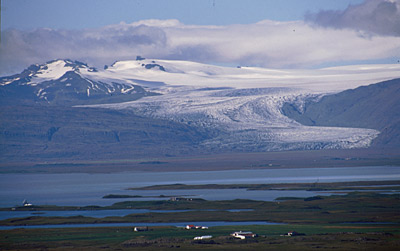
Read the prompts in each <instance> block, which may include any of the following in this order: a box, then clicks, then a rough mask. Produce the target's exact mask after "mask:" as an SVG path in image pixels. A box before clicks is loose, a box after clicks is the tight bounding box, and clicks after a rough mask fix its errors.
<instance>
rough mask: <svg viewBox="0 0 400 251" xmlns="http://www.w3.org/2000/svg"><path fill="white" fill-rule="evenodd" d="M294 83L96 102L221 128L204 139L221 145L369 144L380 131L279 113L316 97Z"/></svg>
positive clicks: (255, 148)
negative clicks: (306, 120) (311, 122)
mask: <svg viewBox="0 0 400 251" xmlns="http://www.w3.org/2000/svg"><path fill="white" fill-rule="evenodd" d="M316 96H317V94H309V91H305V90H301V89H292V88H256V89H213V88H196V87H187V86H186V87H176V88H173V91H171V90H169V91H164V95H161V96H153V97H146V98H143V99H140V100H137V101H132V102H126V103H118V104H102V105H94V106H95V107H103V108H109V109H130V110H133V111H134V112H135V113H136V114H138V115H142V116H148V117H153V118H162V119H168V120H173V121H176V122H180V123H184V124H188V125H191V126H199V127H206V128H210V129H216V130H218V131H219V132H220V133H219V134H218V135H217V136H216V137H214V138H212V139H209V140H206V141H204V142H203V143H202V145H203V146H204V147H207V148H209V149H219V150H232V149H235V150H239V151H275V150H299V149H328V148H329V149H337V148H341V149H343V148H360V147H368V146H369V145H370V143H371V141H372V139H374V138H375V137H377V135H378V133H379V132H378V131H376V130H372V129H361V128H338V127H311V126H304V125H301V124H299V123H298V122H296V121H294V120H292V119H289V118H288V117H286V116H284V115H283V114H282V113H281V107H282V105H283V104H284V103H285V102H297V103H301V102H302V101H304V100H305V99H307V98H311V97H316Z"/></svg>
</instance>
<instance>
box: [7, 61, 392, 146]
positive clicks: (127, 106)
mask: <svg viewBox="0 0 400 251" xmlns="http://www.w3.org/2000/svg"><path fill="white" fill-rule="evenodd" d="M399 73H400V65H364V66H346V67H335V68H325V69H313V70H311V69H310V70H276V69H264V68H255V67H239V66H238V67H236V68H231V67H221V66H213V65H206V64H200V63H194V62H187V61H172V60H155V59H143V58H141V57H138V58H137V59H136V60H132V61H118V62H115V63H114V64H112V65H111V66H105V67H104V69H95V68H92V67H89V66H88V65H86V64H84V63H80V62H76V61H71V60H55V61H51V62H48V63H46V64H44V65H32V66H30V67H29V68H28V69H27V70H25V71H23V72H22V73H21V74H16V75H13V76H9V77H2V78H0V95H1V96H2V101H1V103H2V104H3V105H10V104H12V105H15V104H18V102H20V103H22V104H31V103H32V102H33V103H41V104H46V105H47V104H48V105H52V104H56V105H58V106H73V107H76V108H83V107H84V108H89V107H90V108H100V109H107V110H114V111H115V110H118V111H129V112H133V113H134V114H135V115H137V116H141V117H144V118H149V119H157V120H159V119H161V120H166V121H171V122H174V123H178V124H182V125H184V126H189V127H193V128H205V129H206V130H208V131H214V132H217V133H214V134H212V136H210V137H205V138H204V140H202V141H201V142H197V143H196V144H198V147H200V148H203V149H208V151H218V150H222V151H231V150H234V151H271V150H273V151H277V150H294V149H326V148H328V149H330V148H359V147H368V146H369V145H370V144H371V142H372V140H373V139H374V138H376V137H377V136H378V135H379V133H380V132H379V131H377V130H375V129H371V128H347V127H332V126H306V125H302V124H300V123H299V122H296V121H295V120H293V119H290V118H288V117H287V116H285V115H284V114H283V112H282V107H283V106H284V104H287V103H290V104H294V105H295V106H296V107H297V109H298V110H300V111H301V109H302V107H304V104H306V103H307V102H309V101H310V100H319V99H321V97H323V96H324V95H328V94H332V93H338V92H340V91H343V90H347V89H351V88H357V87H359V86H365V85H369V84H373V83H377V82H379V81H383V80H388V79H394V78H397V77H399V76H400V74H399ZM29 101H30V102H31V103H30V102H29Z"/></svg>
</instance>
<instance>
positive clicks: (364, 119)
mask: <svg viewBox="0 0 400 251" xmlns="http://www.w3.org/2000/svg"><path fill="white" fill-rule="evenodd" d="M282 111H283V113H284V114H285V115H286V116H288V117H290V118H293V119H295V120H296V121H298V122H300V123H302V124H304V125H315V126H342V127H359V128H371V129H376V130H379V131H380V132H381V134H380V135H379V136H378V138H376V139H375V140H374V142H373V146H375V147H394V148H399V147H400V79H393V80H390V81H385V82H381V83H378V84H373V85H369V86H362V87H359V88H356V89H352V90H346V91H343V92H340V93H337V94H334V95H327V96H324V97H323V98H322V99H321V100H319V101H318V102H312V101H310V102H307V103H306V104H305V108H304V111H303V112H300V111H299V109H297V107H296V106H295V105H293V104H288V103H286V104H285V105H284V106H283V108H282Z"/></svg>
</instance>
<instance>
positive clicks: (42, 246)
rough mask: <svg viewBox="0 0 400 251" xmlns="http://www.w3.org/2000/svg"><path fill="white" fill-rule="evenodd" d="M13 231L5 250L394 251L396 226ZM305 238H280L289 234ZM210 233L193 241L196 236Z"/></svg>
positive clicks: (3, 237)
mask: <svg viewBox="0 0 400 251" xmlns="http://www.w3.org/2000/svg"><path fill="white" fill-rule="evenodd" d="M149 230H150V231H147V232H133V228H132V227H112V228H111V227H110V228H73V229H62V228H59V229H41V230H40V231H38V230H33V229H15V230H7V231H4V230H3V231H0V243H1V244H0V247H1V249H2V250H73V249H75V250H168V249H176V248H179V250H265V249H268V250H313V249H319V250H331V249H335V250H396V249H397V248H398V247H399V245H400V238H399V237H400V230H399V226H398V225H393V226H388V225H274V226H261V225H253V226H240V227H238V226H236V227H235V226H225V227H212V228H209V229H207V230H185V229H182V228H176V227H152V228H150V229H149ZM239 230H242V231H253V232H254V233H257V234H258V235H259V237H256V238H254V239H246V240H237V239H233V238H232V237H230V236H229V234H230V233H232V232H234V231H239ZM293 230H295V231H297V232H299V233H302V234H304V235H302V236H295V237H288V236H281V235H282V234H285V233H287V232H288V231H293ZM201 235H212V236H213V238H212V239H210V240H203V241H194V240H193V238H194V237H195V236H201Z"/></svg>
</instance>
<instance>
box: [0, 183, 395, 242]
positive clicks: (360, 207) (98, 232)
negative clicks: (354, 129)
mask: <svg viewBox="0 0 400 251" xmlns="http://www.w3.org/2000/svg"><path fill="white" fill-rule="evenodd" d="M398 184H399V182H398V181H387V182H363V183H359V182H358V183H347V182H342V183H321V184H292V185H291V186H287V184H286V185H285V184H277V185H262V184H261V185H228V187H229V188H231V189H232V188H235V186H236V188H247V189H302V190H307V189H321V190H324V189H328V190H329V189H332V190H335V187H336V188H337V189H339V188H343V187H348V188H351V187H352V186H357V188H360V190H361V191H359V192H356V191H353V192H349V193H347V194H342V193H337V194H334V195H330V196H314V197H309V198H280V200H276V201H273V202H268V201H254V200H226V201H207V200H203V199H193V200H186V199H182V200H178V201H172V200H169V199H168V198H166V199H165V200H161V201H160V200H157V201H125V202H119V203H115V204H113V205H111V206H106V207H100V206H87V207H59V206H46V205H44V206H33V207H17V208H14V209H11V208H2V209H1V210H3V211H5V210H29V211H32V212H35V211H46V210H47V211H51V210H59V211H62V210H76V211H77V215H79V211H80V210H115V209H153V210H190V211H184V212H174V213H155V212H151V213H139V214H130V215H127V216H124V217H116V216H115V217H105V218H91V217H83V216H73V217H43V216H40V215H39V216H31V217H26V218H14V219H7V220H2V221H0V225H3V226H24V225H48V224H82V223H92V224H96V223H132V227H91V228H50V229H21V228H19V229H18V228H17V229H13V230H0V250H72V249H76V250H103V249H104V250H121V249H122V250H164V249H170V248H173V249H176V248H178V247H179V248H180V250H263V249H269V250H313V249H319V250H332V249H334V250H399V248H400V195H399V193H398ZM382 185H383V186H384V188H385V189H388V188H389V189H394V190H393V191H395V193H394V194H384V193H381V192H384V191H379V189H380V188H381V186H382ZM177 186H180V189H186V188H188V187H190V186H186V185H176V184H175V185H171V186H170V187H174V189H176V187H177ZM215 186H220V185H215ZM224 186H225V185H224ZM224 186H222V187H219V188H221V189H224V188H228V187H224ZM371 186H375V188H376V189H377V190H375V191H364V190H366V188H371ZM153 188H154V187H153ZM157 188H159V189H160V187H157ZM190 188H192V187H190ZM215 188H216V187H215ZM363 188H365V189H363ZM143 189H152V188H143ZM162 189H166V187H162ZM371 190H373V189H371ZM396 191H397V192H396ZM231 209H252V210H250V211H249V210H245V211H234V212H232V211H229V210H231ZM198 221H228V222H241V221H246V222H247V221H269V222H276V223H282V225H250V226H220V227H210V228H209V229H204V230H200V229H198V230H185V229H183V228H177V227H172V226H171V227H150V228H149V230H150V231H145V232H134V231H133V227H134V223H156V222H164V223H168V222H171V223H172V222H198ZM240 230H241V231H252V232H253V233H256V234H258V235H259V236H258V237H257V238H252V239H245V240H238V239H234V238H233V237H230V236H229V234H230V233H232V232H234V231H240ZM289 231H296V232H298V233H301V234H302V235H300V236H293V237H288V236H281V235H283V234H285V233H287V232H289ZM202 235H212V236H213V238H212V239H209V240H202V241H195V240H193V238H194V237H195V236H202Z"/></svg>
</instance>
